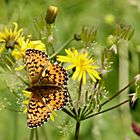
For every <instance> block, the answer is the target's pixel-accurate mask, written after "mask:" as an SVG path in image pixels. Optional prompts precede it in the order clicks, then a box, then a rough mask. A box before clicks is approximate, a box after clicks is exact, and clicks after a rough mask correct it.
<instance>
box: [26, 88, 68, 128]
mask: <svg viewBox="0 0 140 140" xmlns="http://www.w3.org/2000/svg"><path fill="white" fill-rule="evenodd" d="M27 90H28V91H30V92H32V96H31V99H30V101H29V105H28V109H27V122H28V127H30V128H34V127H37V126H41V125H42V124H43V123H44V122H46V121H47V120H48V119H49V117H50V114H51V113H52V110H60V109H62V108H63V107H64V106H65V105H66V103H67V102H68V100H69V96H68V93H67V90H66V89H64V88H60V87H46V86H36V87H29V88H28V89H27Z"/></svg>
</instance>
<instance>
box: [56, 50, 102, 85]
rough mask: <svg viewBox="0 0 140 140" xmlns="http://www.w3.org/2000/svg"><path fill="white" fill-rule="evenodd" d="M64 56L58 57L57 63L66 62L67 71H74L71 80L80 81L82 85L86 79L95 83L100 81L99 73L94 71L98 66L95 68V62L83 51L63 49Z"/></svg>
mask: <svg viewBox="0 0 140 140" xmlns="http://www.w3.org/2000/svg"><path fill="white" fill-rule="evenodd" d="M65 52H66V54H67V55H66V56H61V55H59V56H58V57H57V60H58V61H61V62H67V63H69V66H68V67H67V68H66V69H67V70H70V69H75V71H74V73H73V75H72V79H74V80H75V79H77V78H78V80H79V81H80V80H82V82H83V84H85V83H86V79H87V78H86V77H87V75H89V77H90V78H91V79H92V80H93V81H94V82H96V80H97V79H100V76H99V73H98V72H97V71H96V69H97V68H99V67H98V66H95V65H94V64H95V61H94V60H93V59H92V58H90V57H89V55H88V53H87V52H85V51H81V52H78V51H77V50H76V49H70V48H69V49H65Z"/></svg>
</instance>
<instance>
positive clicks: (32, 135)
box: [29, 129, 34, 140]
mask: <svg viewBox="0 0 140 140" xmlns="http://www.w3.org/2000/svg"><path fill="white" fill-rule="evenodd" d="M33 139H34V129H31V131H30V139H29V140H33Z"/></svg>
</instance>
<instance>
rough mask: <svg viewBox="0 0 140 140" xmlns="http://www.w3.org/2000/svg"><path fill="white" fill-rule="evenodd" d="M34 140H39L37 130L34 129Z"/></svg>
mask: <svg viewBox="0 0 140 140" xmlns="http://www.w3.org/2000/svg"><path fill="white" fill-rule="evenodd" d="M35 138H36V140H39V137H38V131H37V128H35Z"/></svg>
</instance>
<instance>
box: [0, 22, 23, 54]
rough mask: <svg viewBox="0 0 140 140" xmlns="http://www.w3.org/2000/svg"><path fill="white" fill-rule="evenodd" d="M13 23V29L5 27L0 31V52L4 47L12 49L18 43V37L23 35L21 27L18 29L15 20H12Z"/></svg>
mask: <svg viewBox="0 0 140 140" xmlns="http://www.w3.org/2000/svg"><path fill="white" fill-rule="evenodd" d="M13 25H14V28H13V29H11V28H10V29H9V28H7V27H5V28H4V30H3V31H1V32H0V43H2V45H1V47H0V53H2V52H3V51H4V49H11V50H13V49H14V48H15V46H17V45H18V44H19V39H20V38H21V37H23V32H22V31H23V29H18V24H17V23H16V22H14V23H13Z"/></svg>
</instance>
